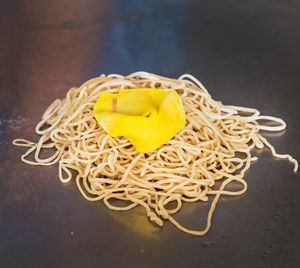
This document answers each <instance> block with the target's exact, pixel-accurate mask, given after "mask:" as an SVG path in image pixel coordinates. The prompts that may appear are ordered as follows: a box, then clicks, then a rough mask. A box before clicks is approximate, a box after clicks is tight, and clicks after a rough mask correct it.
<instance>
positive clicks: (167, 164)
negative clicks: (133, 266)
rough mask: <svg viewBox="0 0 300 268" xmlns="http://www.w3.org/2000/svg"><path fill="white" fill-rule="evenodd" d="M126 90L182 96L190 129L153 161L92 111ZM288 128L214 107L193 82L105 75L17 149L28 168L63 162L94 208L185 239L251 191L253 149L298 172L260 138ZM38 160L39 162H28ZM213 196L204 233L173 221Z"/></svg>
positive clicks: (60, 105) (63, 172)
mask: <svg viewBox="0 0 300 268" xmlns="http://www.w3.org/2000/svg"><path fill="white" fill-rule="evenodd" d="M122 88H129V89H130V88H162V89H174V90H176V91H177V93H178V94H179V95H180V98H181V101H182V103H183V105H184V109H185V112H186V119H187V122H186V126H185V128H184V129H183V130H181V131H180V132H179V133H178V134H177V135H176V136H175V137H174V138H172V139H171V140H169V141H168V142H167V143H166V144H164V145H163V146H162V147H160V148H158V149H156V150H154V151H152V152H150V153H147V154H145V153H138V152H137V151H136V150H135V148H134V147H133V146H132V145H131V144H130V143H129V142H128V140H127V139H126V138H124V137H117V138H113V137H110V136H109V135H108V134H106V132H105V131H104V130H103V129H102V128H101V126H100V125H99V124H98V123H97V121H96V119H95V118H94V116H93V107H94V105H95V103H96V101H97V99H98V98H99V95H100V93H101V92H102V91H107V92H118V91H119V90H120V89H122ZM170 112H171V111H170ZM245 114H246V115H245ZM260 119H264V120H271V121H275V122H276V123H278V124H277V125H276V126H266V125H260V124H259V123H258V122H257V120H260ZM285 127H286V125H285V123H284V121H283V120H281V119H279V118H274V117H269V116H261V115H260V114H259V111H257V110H255V109H252V108H244V107H237V106H228V105H223V104H222V103H221V102H218V101H215V100H213V99H212V97H211V96H210V94H209V93H208V92H207V90H206V89H205V88H204V87H203V85H202V84H201V83H200V82H199V81H198V80H196V79H195V78H194V77H193V76H191V75H182V76H181V77H180V78H178V79H169V78H165V77H161V76H157V75H154V74H150V73H146V72H138V73H133V74H131V75H128V76H121V75H114V74H112V75H108V76H105V75H101V76H99V77H97V78H95V79H91V80H89V81H87V82H86V83H84V84H83V85H82V86H80V87H78V88H71V89H70V90H69V91H68V93H67V95H66V98H65V99H63V100H59V99H58V100H55V101H54V102H53V103H52V104H51V105H50V106H49V107H48V109H47V110H46V111H45V113H44V115H43V117H42V121H41V122H39V123H38V125H37V126H36V133H37V134H39V135H41V137H40V139H39V141H38V142H37V143H34V142H30V141H26V140H23V139H16V140H14V142H13V143H14V144H15V145H19V146H25V147H29V149H28V151H27V152H26V153H25V154H24V155H23V156H22V160H23V161H24V162H25V163H28V164H31V165H44V166H47V165H53V164H55V163H57V162H58V165H59V178H60V180H61V181H62V182H63V183H67V182H69V181H71V180H72V179H74V178H75V181H76V184H77V186H78V189H79V191H80V192H81V194H82V195H83V197H84V198H86V199H87V200H89V201H98V200H103V202H104V204H105V205H106V206H107V207H108V208H110V209H113V210H128V209H131V208H133V207H135V206H137V205H141V206H143V207H144V208H145V211H146V214H147V216H148V217H149V218H150V220H151V221H153V222H155V223H157V224H158V225H160V226H162V225H163V220H169V221H170V222H172V223H173V224H174V225H175V226H176V227H178V228H179V229H180V230H182V231H184V232H187V233H190V234H193V235H204V234H206V233H207V232H208V230H209V228H210V226H211V219H212V214H213V212H214V210H215V206H216V204H217V202H218V200H219V198H220V196H221V195H241V194H243V193H244V192H245V191H246V189H247V183H246V181H245V180H244V179H243V178H244V175H245V172H246V171H247V169H248V168H249V167H250V164H251V162H252V161H254V160H256V159H257V158H256V157H252V156H251V150H252V149H253V148H254V147H257V148H263V147H264V146H267V147H268V148H270V150H271V152H272V154H273V155H274V156H275V157H278V158H286V159H288V160H289V161H291V162H292V163H294V165H295V168H294V171H295V172H296V171H297V169H298V163H297V161H296V160H295V159H293V158H292V157H291V156H290V155H287V154H285V155H280V154H277V153H276V152H275V150H274V148H273V147H272V146H271V145H270V143H269V142H268V141H267V140H266V139H265V138H264V137H262V136H261V135H260V134H259V130H261V129H263V130H267V131H279V130H282V129H284V128H285ZM53 148H54V149H55V153H54V154H53V155H52V156H51V157H49V158H47V159H42V158H40V152H41V151H42V150H44V149H51V150H53ZM31 153H32V154H34V161H31V160H28V159H27V158H26V157H27V156H28V155H29V154H31ZM74 171H76V172H75V173H76V175H74ZM216 181H221V184H220V185H221V186H220V187H219V188H218V189H215V188H216V187H214V185H215V183H216ZM232 182H238V183H240V184H241V186H242V189H241V190H239V191H228V190H225V187H226V185H228V184H230V183H232ZM210 195H212V196H214V199H213V201H212V203H211V207H210V210H209V213H208V216H207V224H206V227H205V228H204V230H201V231H194V230H189V229H187V228H185V227H183V226H182V225H180V224H179V223H178V222H177V221H176V220H175V219H174V218H173V217H172V215H173V214H175V213H176V212H177V211H178V210H179V209H180V208H181V206H182V202H196V201H205V202H206V201H208V196H210ZM113 199H119V200H126V201H129V204H128V202H127V203H126V205H125V206H121V207H119V206H116V205H114V204H112V203H114V202H111V201H112V200H113ZM170 203H172V206H170ZM174 203H175V204H176V205H175V207H174ZM168 204H169V205H168ZM170 207H172V208H170Z"/></svg>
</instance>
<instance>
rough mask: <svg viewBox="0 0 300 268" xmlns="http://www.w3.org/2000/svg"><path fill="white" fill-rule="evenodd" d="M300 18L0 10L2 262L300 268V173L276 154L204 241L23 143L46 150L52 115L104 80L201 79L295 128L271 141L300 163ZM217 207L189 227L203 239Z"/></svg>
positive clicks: (246, 10)
mask: <svg viewBox="0 0 300 268" xmlns="http://www.w3.org/2000/svg"><path fill="white" fill-rule="evenodd" d="M299 12H300V2H299V1H297V0H252V1H238V0H227V1H222V0H214V1H210V0H164V1H162V0H161V1H159V0H140V1H139V0H110V1H105V0H102V1H96V0H86V1H79V0H60V1H56V0H45V1H38V0H27V1H25V0H10V1H3V0H2V1H0V36H1V42H0V266H1V267H20V265H22V266H23V267H53V266H57V267H95V266H96V267H99V266H101V267H114V266H118V265H120V264H121V263H122V265H124V266H125V267H127V266H130V267H221V266H222V267H228V266H230V267H298V266H299V264H300V257H299V254H298V250H299V249H300V245H299V241H300V231H299V224H300V218H299V209H300V202H299V201H300V190H299V189H300V188H299V186H300V185H299V175H297V176H295V175H294V174H293V173H292V166H291V165H290V164H289V163H287V162H285V161H274V159H273V157H272V156H271V155H270V153H269V152H267V151H263V152H261V153H260V154H259V158H260V160H259V161H258V162H257V163H255V164H254V165H253V167H252V168H251V170H250V171H249V172H248V173H247V178H246V180H247V182H248V183H249V189H248V192H247V193H246V194H245V195H244V196H242V197H239V198H224V200H223V202H222V203H221V204H219V205H218V208H217V210H216V214H215V217H214V219H213V224H212V229H211V231H210V232H209V234H208V235H207V236H205V237H202V238H198V237H191V236H189V235H187V234H184V233H181V232H180V231H178V230H177V229H176V228H175V227H173V226H172V225H171V224H170V223H166V224H165V226H164V227H163V228H162V229H161V228H157V227H155V226H154V225H152V224H151V223H150V222H149V221H148V220H147V219H146V217H145V215H144V212H143V210H142V209H135V210H134V211H130V212H124V213H118V212H112V211H108V209H106V208H105V207H104V206H103V205H102V204H101V203H92V204H91V203H88V202H86V201H85V200H84V199H83V198H82V197H81V196H80V194H79V192H78V190H77V189H76V185H75V184H74V183H71V184H70V185H66V186H65V185H62V184H61V183H60V181H59V179H58V175H57V166H54V167H47V168H42V167H32V166H27V165H25V164H23V163H21V161H20V155H21V154H22V152H23V150H22V149H20V148H15V147H12V145H11V141H12V140H13V139H15V138H21V137H22V138H26V139H29V140H37V136H36V134H35V132H34V127H35V125H36V124H37V123H38V121H39V120H40V118H41V115H42V113H43V111H44V110H45V109H46V108H47V106H48V105H49V104H50V103H51V102H52V101H53V100H54V99H56V98H63V97H64V96H65V94H66V92H67V90H68V89H69V88H71V87H74V86H79V85H81V84H82V83H83V82H85V81H86V80H88V79H90V78H93V77H95V76H98V75H100V74H102V73H104V74H110V73H118V74H123V75H126V74H129V73H132V72H135V71H147V72H153V73H156V74H159V75H163V76H168V77H172V78H177V77H178V76H180V75H181V74H183V73H190V74H192V75H194V76H195V77H197V78H198V79H199V80H200V81H201V82H202V83H203V84H204V85H205V86H206V87H207V88H208V90H209V92H210V93H211V95H212V96H213V98H214V99H216V100H221V101H222V102H223V103H224V104H235V105H239V106H247V107H255V108H257V109H259V110H260V111H261V112H262V113H263V114H267V115H273V116H277V117H280V118H283V119H284V120H285V121H286V122H287V124H288V128H287V130H286V131H284V132H281V133H278V134H272V135H270V134H269V135H268V138H269V140H270V142H271V143H272V144H273V145H274V146H275V148H277V150H278V151H279V152H286V153H290V154H291V155H293V156H294V157H295V158H296V159H298V160H300V149H299V146H298V145H299V140H300V136H299V131H300V113H299V101H300V93H299V86H300V75H299V71H300V65H299V61H300V57H299V51H300V32H299V29H300V20H299ZM207 208H208V207H207V206H206V205H201V204H188V205H187V206H184V210H182V211H181V212H180V213H179V215H178V219H179V220H180V221H181V222H182V223H184V224H185V225H186V226H188V227H191V228H195V229H199V228H201V227H202V226H203V225H204V222H203V219H205V215H206V213H207Z"/></svg>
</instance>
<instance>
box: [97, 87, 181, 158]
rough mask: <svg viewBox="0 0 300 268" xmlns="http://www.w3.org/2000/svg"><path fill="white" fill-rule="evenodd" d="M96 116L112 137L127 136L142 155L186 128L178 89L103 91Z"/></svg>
mask: <svg viewBox="0 0 300 268" xmlns="http://www.w3.org/2000/svg"><path fill="white" fill-rule="evenodd" d="M93 112H94V116H95V118H96V120H97V121H98V123H99V124H100V125H101V126H102V128H103V129H104V130H105V131H106V132H107V133H108V134H109V135H110V136H112V137H116V136H124V137H126V138H127V139H128V140H129V141H130V142H131V143H132V145H133V146H134V147H135V149H136V150H137V151H138V152H141V153H147V152H151V151H153V150H155V149H157V148H158V147H160V146H162V145H163V144H164V143H166V142H167V141H168V140H170V139H171V138H173V137H174V136H175V135H176V134H177V133H178V132H179V131H180V130H182V129H183V128H184V126H185V121H186V117H185V111H184V108H183V105H182V103H181V101H180V98H179V95H178V94H177V92H176V91H175V90H164V89H158V88H135V89H121V90H120V91H119V92H118V93H108V92H102V93H101V94H100V97H99V99H98V101H97V103H96V104H95V107H94V110H93Z"/></svg>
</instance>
